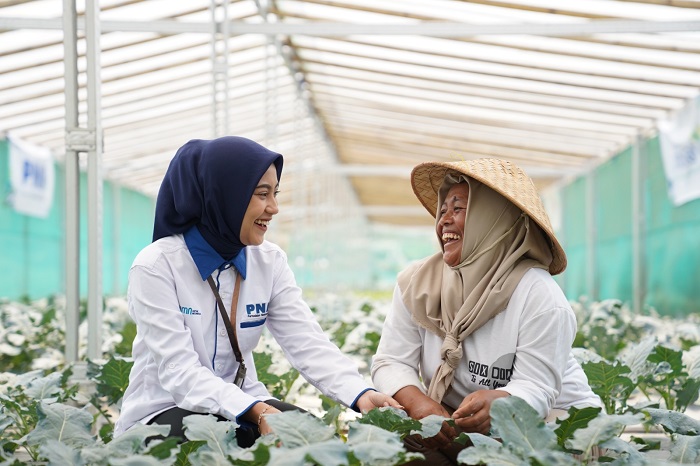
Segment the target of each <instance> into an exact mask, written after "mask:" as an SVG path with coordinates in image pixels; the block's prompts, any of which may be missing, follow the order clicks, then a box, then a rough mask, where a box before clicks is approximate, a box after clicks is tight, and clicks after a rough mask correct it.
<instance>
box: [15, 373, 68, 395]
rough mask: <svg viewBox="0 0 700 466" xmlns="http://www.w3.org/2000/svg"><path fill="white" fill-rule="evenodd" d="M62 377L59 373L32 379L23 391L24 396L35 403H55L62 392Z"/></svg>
mask: <svg viewBox="0 0 700 466" xmlns="http://www.w3.org/2000/svg"><path fill="white" fill-rule="evenodd" d="M62 377H63V376H62V374H61V373H60V372H52V373H51V374H49V375H47V376H46V377H38V378H35V379H32V380H31V381H30V382H29V383H28V384H27V386H26V387H27V388H25V389H24V394H25V395H27V396H28V397H29V398H31V399H33V400H37V401H39V400H46V401H55V400H56V399H57V397H58V395H60V393H61V392H62V391H63V389H62V388H61V379H62Z"/></svg>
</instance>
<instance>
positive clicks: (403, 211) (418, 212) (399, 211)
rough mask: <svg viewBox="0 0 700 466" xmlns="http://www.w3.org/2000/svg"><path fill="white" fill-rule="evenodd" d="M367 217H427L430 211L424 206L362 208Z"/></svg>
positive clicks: (367, 206)
mask: <svg viewBox="0 0 700 466" xmlns="http://www.w3.org/2000/svg"><path fill="white" fill-rule="evenodd" d="M362 210H364V212H365V215H367V216H372V217H424V218H425V217H426V216H427V215H429V214H428V211H426V210H425V207H422V206H408V205H367V204H365V205H364V206H362Z"/></svg>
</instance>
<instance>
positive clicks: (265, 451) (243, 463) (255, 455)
mask: <svg viewBox="0 0 700 466" xmlns="http://www.w3.org/2000/svg"><path fill="white" fill-rule="evenodd" d="M269 437H272V436H269ZM271 447H274V444H268V439H267V438H265V437H261V438H259V439H258V440H256V442H255V443H254V444H253V446H252V447H250V448H241V449H240V450H237V451H234V452H232V453H231V454H230V455H229V460H230V461H231V464H233V465H235V466H259V465H264V464H268V463H269V462H270V448H271Z"/></svg>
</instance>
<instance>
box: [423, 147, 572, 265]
mask: <svg viewBox="0 0 700 466" xmlns="http://www.w3.org/2000/svg"><path fill="white" fill-rule="evenodd" d="M448 171H455V172H459V173H462V174H464V175H467V176H469V177H472V178H474V179H475V180H478V181H481V182H482V183H484V184H485V185H487V186H489V187H490V188H492V189H493V190H495V191H496V192H498V193H500V194H501V195H503V196H504V197H505V198H506V199H508V200H509V201H511V202H512V203H513V204H515V205H516V206H518V207H519V208H520V209H522V211H523V212H525V213H526V214H527V215H529V216H530V218H531V219H533V220H534V221H535V222H536V223H537V224H538V225H539V226H540V228H542V230H543V231H544V232H545V234H546V235H547V236H548V237H549V243H550V247H551V249H552V263H551V264H550V266H549V272H550V273H551V274H552V275H556V274H558V273H561V272H563V271H564V269H565V268H566V254H565V253H564V249H563V248H562V247H561V244H559V241H557V238H556V236H554V230H552V224H551V223H550V222H549V217H548V216H547V212H545V210H544V206H543V205H542V200H541V199H540V196H539V194H538V193H537V188H535V185H534V183H533V182H532V179H530V177H529V176H527V175H526V174H525V172H524V171H523V170H522V169H520V167H517V166H516V165H514V164H512V163H510V162H507V161H505V160H499V159H491V158H487V159H476V160H464V161H459V162H425V163H421V164H419V165H417V166H416V167H415V168H414V169H413V171H412V172H411V186H413V192H414V193H416V196H417V197H418V200H419V201H420V202H421V204H423V206H424V207H425V208H426V209H428V212H430V215H432V216H433V217H435V213H436V211H437V203H438V190H439V189H440V186H441V185H442V181H443V180H444V178H445V174H446V173H447V172H448Z"/></svg>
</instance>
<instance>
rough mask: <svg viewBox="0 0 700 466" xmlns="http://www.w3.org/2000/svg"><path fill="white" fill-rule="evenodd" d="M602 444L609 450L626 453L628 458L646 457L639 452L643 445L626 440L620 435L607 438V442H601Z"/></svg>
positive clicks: (639, 458)
mask: <svg viewBox="0 0 700 466" xmlns="http://www.w3.org/2000/svg"><path fill="white" fill-rule="evenodd" d="M600 446H601V447H603V448H605V449H607V450H613V451H616V452H618V453H624V454H625V455H626V456H627V458H631V459H633V460H642V459H643V458H644V455H642V454H641V453H639V449H640V448H641V446H639V445H637V444H636V443H629V442H625V441H624V440H622V439H621V438H619V437H613V438H611V439H610V440H606V441H605V442H603V443H601V444H600Z"/></svg>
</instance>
